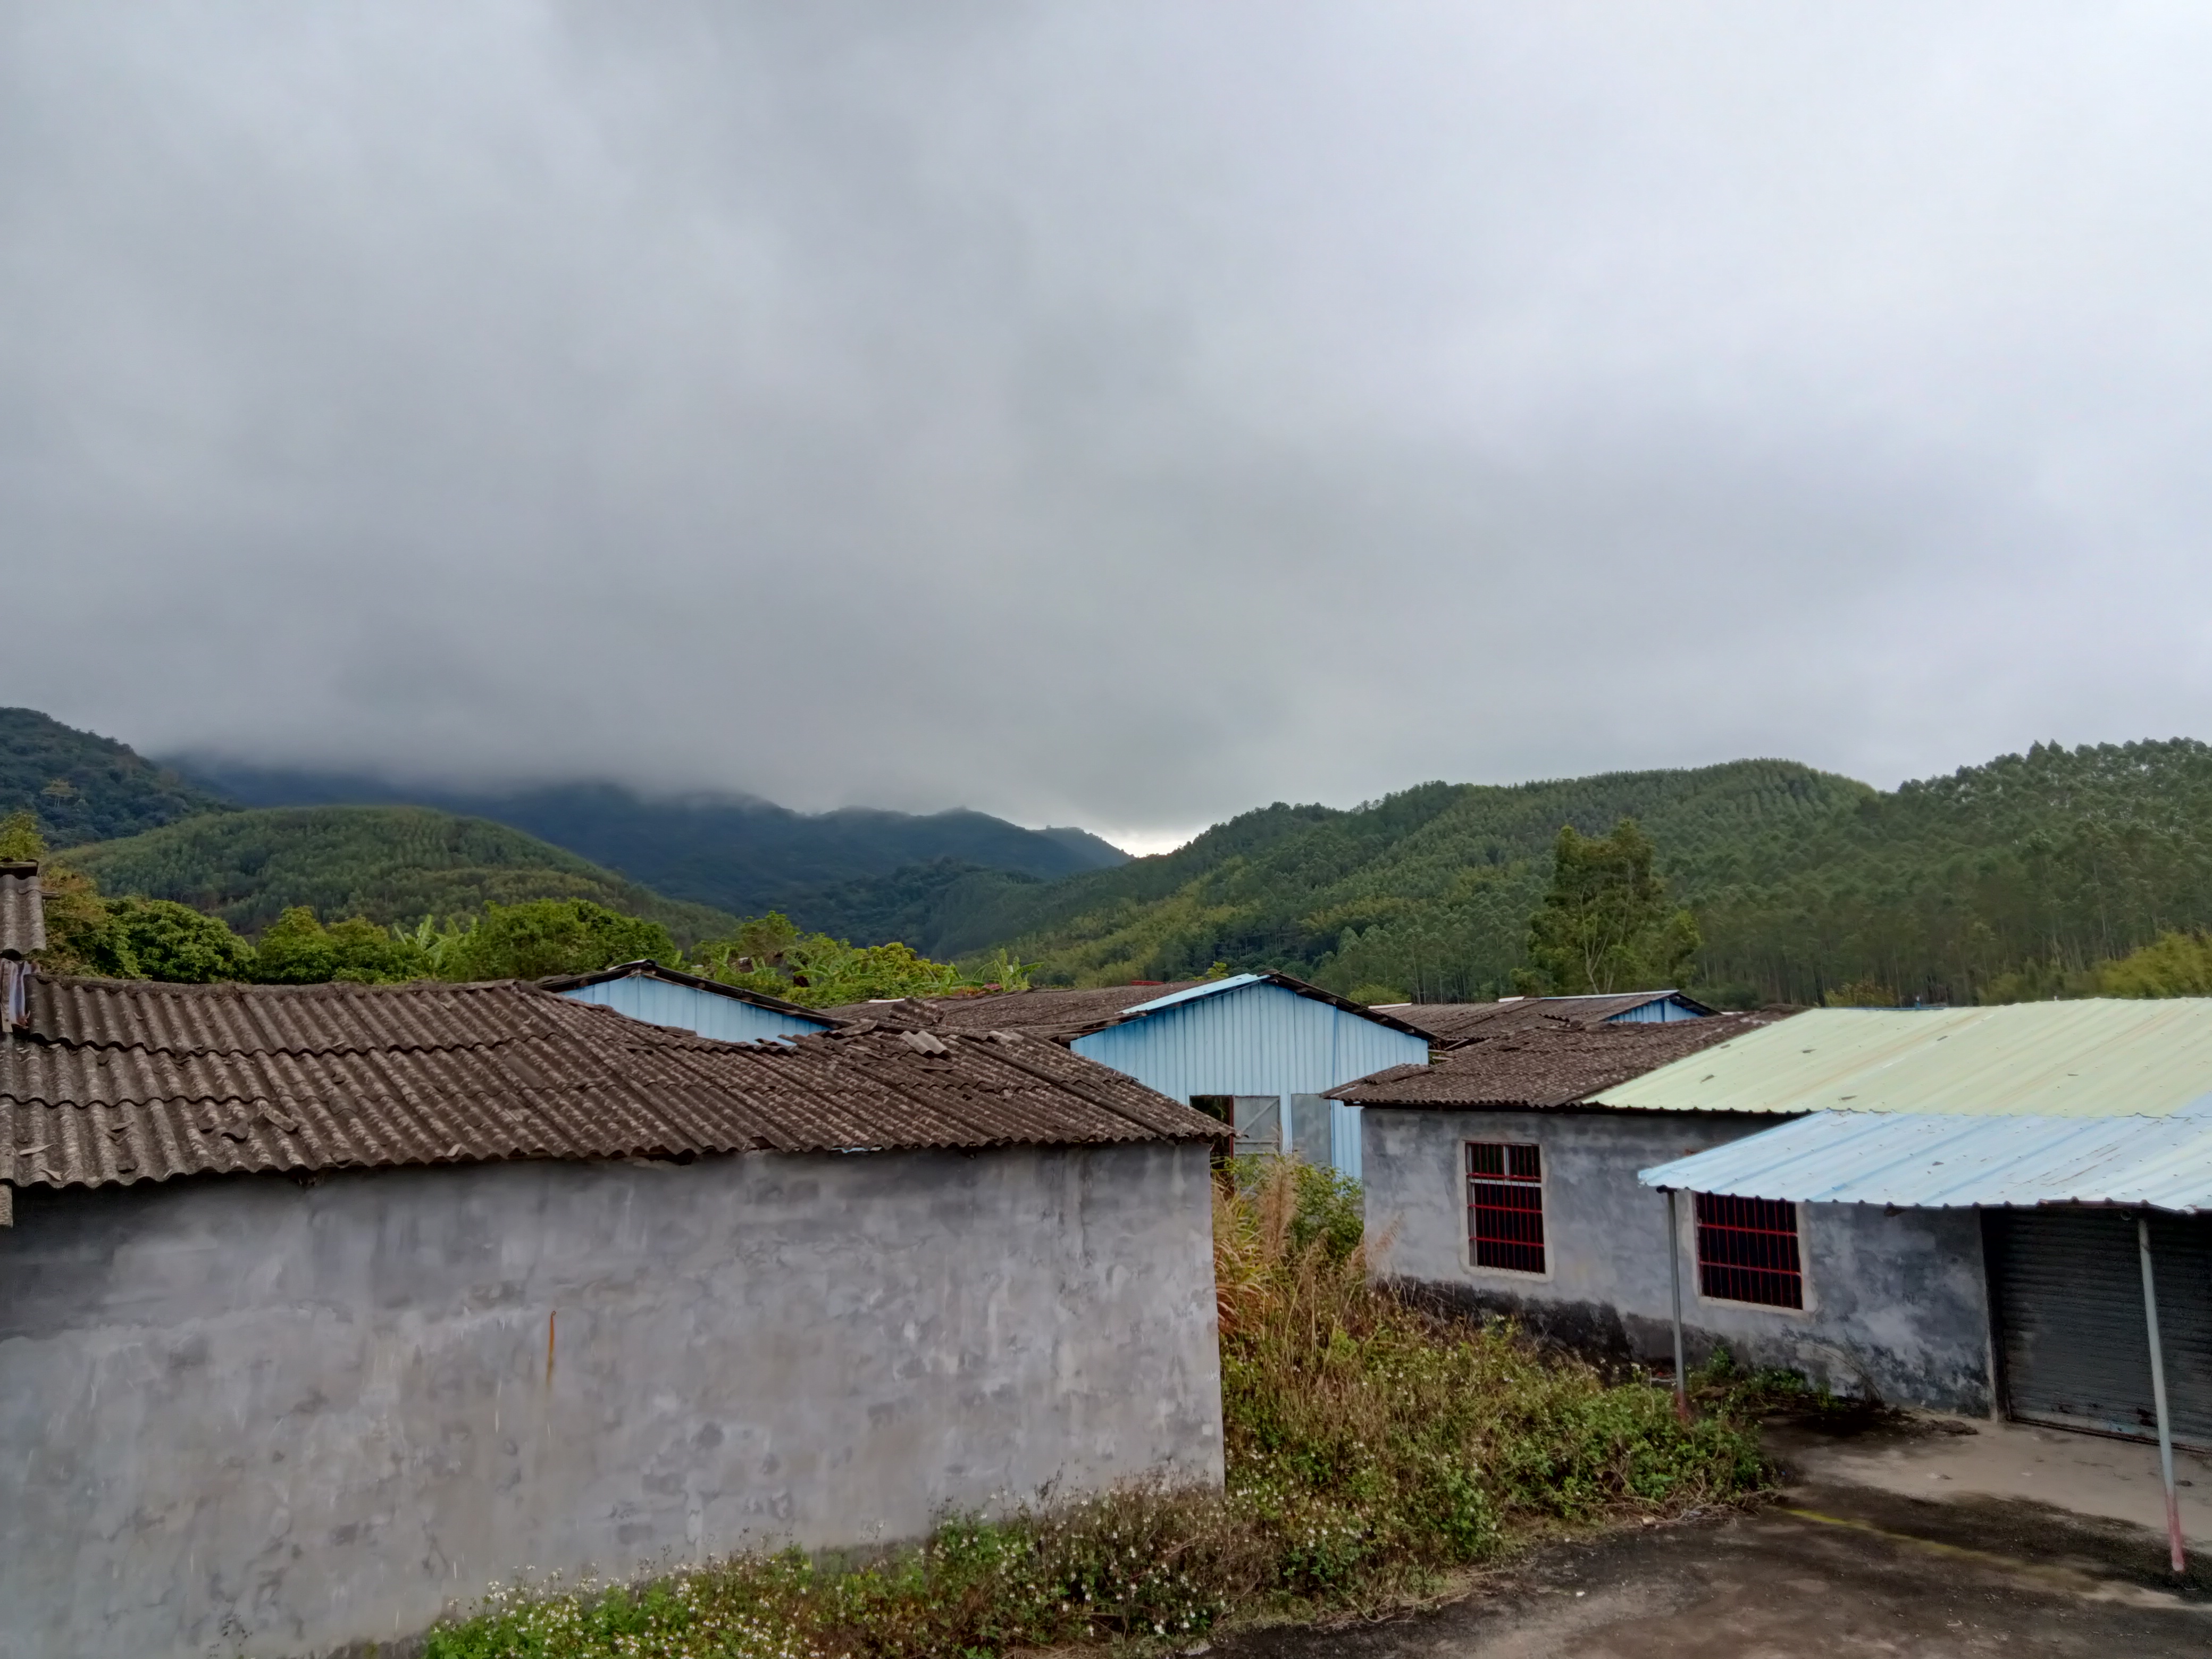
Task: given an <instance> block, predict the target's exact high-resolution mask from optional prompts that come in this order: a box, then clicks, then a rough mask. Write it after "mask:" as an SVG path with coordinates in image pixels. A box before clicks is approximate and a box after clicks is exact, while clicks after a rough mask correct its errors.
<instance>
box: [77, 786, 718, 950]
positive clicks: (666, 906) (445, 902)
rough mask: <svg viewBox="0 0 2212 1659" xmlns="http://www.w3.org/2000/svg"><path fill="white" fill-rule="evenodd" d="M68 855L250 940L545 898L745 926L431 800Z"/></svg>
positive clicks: (321, 811) (673, 920) (221, 817)
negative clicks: (297, 929) (291, 914)
mask: <svg viewBox="0 0 2212 1659" xmlns="http://www.w3.org/2000/svg"><path fill="white" fill-rule="evenodd" d="M60 860H61V861H62V862H64V863H66V864H68V865H70V866H73V867H75V868H76V869H79V870H82V871H83V872H85V873H86V874H87V875H89V876H90V877H92V878H93V879H94V881H96V882H98V883H99V884H100V889H101V890H102V891H104V892H106V893H110V894H124V893H130V894H137V895H139V896H143V897H147V898H164V899H174V900H176V901H177V902H179V903H183V904H189V905H191V907H192V908H194V909H196V910H200V911H204V912H205V913H206V914H207V915H213V916H220V917H222V920H223V921H227V922H228V923H229V924H230V925H231V926H232V927H234V928H236V929H237V930H238V931H239V932H240V933H246V934H253V933H259V932H260V931H261V929H263V928H264V927H267V926H268V925H269V924H270V922H272V921H276V918H277V917H278V916H279V915H282V914H283V911H284V909H285V908H287V907H288V906H290V905H295V904H304V905H306V906H307V907H308V908H311V909H313V911H315V913H316V914H317V915H319V916H321V917H322V918H323V919H324V920H325V921H337V920H340V919H342V918H343V917H347V916H356V915H358V916H367V917H368V919H369V920H370V921H374V922H380V923H387V924H388V923H392V922H398V923H400V924H403V925H412V924H413V923H415V922H417V921H421V920H422V918H423V917H425V916H435V917H438V918H440V919H441V920H443V919H445V918H447V917H450V916H454V915H463V914H468V913H473V912H477V911H481V910H482V909H483V907H484V905H485V904H487V903H499V904H518V903H521V902H524V901H526V900H529V899H540V898H582V899H590V900H591V901H592V902H594V903H598V904H604V905H605V906H606V907H607V908H610V909H613V910H620V911H622V912H623V913H624V914H625V915H634V916H644V917H646V918H647V919H648V920H651V921H658V922H659V923H660V924H661V925H662V926H664V927H666V928H667V929H668V931H669V932H670V933H672V934H674V935H675V936H676V939H677V941H678V943H679V944H685V945H688V944H692V943H695V942H696V941H697V940H699V939H706V938H709V937H712V936H714V935H717V934H725V933H730V932H731V931H732V930H733V929H734V927H735V926H736V919H735V918H734V917H732V916H730V915H725V914H724V913H723V912H721V911H719V910H715V909H713V908H709V907H708V906H706V905H702V904H687V903H684V902H679V901H675V900H671V899H669V898H666V897H665V896H662V895H661V894H659V893H655V892H653V891H652V890H650V889H648V888H645V887H641V886H640V885H639V884H636V883H635V882H631V881H625V880H623V878H621V877H619V876H617V875H615V874H613V873H612V872H609V871H606V870H602V869H600V868H599V866H596V865H594V864H592V863H590V862H588V861H587V860H584V859H580V858H579V857H577V856H576V855H575V854H574V853H569V852H564V851H563V850H562V848H557V847H551V846H548V845H547V844H546V843H545V842H542V841H539V840H538V839H537V838H536V837H534V836H527V835H525V834H523V833H522V832H521V831H520V830H519V829H510V828H509V827H508V826H507V825H506V824H502V823H492V822H490V821H489V819H485V818H469V817H458V816H456V815H454V814H453V813H450V812H445V811H439V810H438V809H436V808H435V807H428V806H276V807H254V808H248V809H245V810H240V811H225V812H210V813H203V814H200V815H198V816H197V817H189V818H183V819H179V821H178V822H176V823H169V824H164V825H163V826H162V827H161V828H160V829H149V830H148V831H146V832H145V833H144V834H143V835H137V836H125V837H124V838H123V839H121V840H118V841H108V842H97V843H94V844H91V845H87V846H79V847H74V848H69V849H67V850H66V851H64V853H62V854H60Z"/></svg>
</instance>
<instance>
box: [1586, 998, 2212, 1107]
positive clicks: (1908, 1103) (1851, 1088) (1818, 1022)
mask: <svg viewBox="0 0 2212 1659" xmlns="http://www.w3.org/2000/svg"><path fill="white" fill-rule="evenodd" d="M1592 1098H1593V1099H1594V1100H1595V1102H1596V1103H1598V1104H1600V1105H1602V1106H1634V1107H1642V1108H1645V1109H1651V1110H1656V1111H1698V1112H1821V1111H1830V1112H1835V1111H1842V1112H1938V1113H1943V1112H1960V1113H1975V1114H2005V1115H2033V1116H2039V1117H2168V1116H2171V1115H2174V1114H2175V1113H2178V1112H2180V1111H2182V1110H2184V1109H2186V1108H2188V1107H2191V1106H2192V1105H2196V1104H2197V1103H2199V1102H2204V1103H2205V1106H2204V1108H2203V1109H2206V1110H2212V998H2203V997H2175V998H2172V999H2169V1000H2160V1001H2154V1002H2151V1001H2145V1002H2120V1001H2109V1000H2093V1001H2083V1002H2022V1003H2015V1004H2013V1005H2011V1006H2008V1007H2002V1008H1946V1009H1933V1010H1928V1011H1925V1012H1922V1011H1919V1010H1914V1009H1889V1008H1816V1009H1814V1010H1813V1011H1812V1012H1809V1013H1803V1014H1799V1015H1796V1017H1795V1018H1790V1019H1785V1020H1783V1021H1780V1022H1779V1023H1778V1024H1773V1025H1767V1026H1763V1027H1761V1028H1760V1029H1759V1030H1755V1031H1751V1032H1747V1033H1746V1034H1745V1035H1744V1036H1740V1037H1734V1038H1731V1039H1730V1040H1729V1041H1728V1042H1723V1043H1719V1044H1717V1045H1715V1046H1714V1047H1712V1048H1707V1049H1705V1050H1704V1051H1702V1052H1701V1053H1699V1054H1692V1055H1691V1056H1690V1057H1689V1058H1688V1059H1686V1060H1676V1061H1674V1063H1673V1064H1672V1065H1668V1066H1661V1067H1660V1068H1659V1069H1658V1070H1657V1071H1656V1072H1648V1073H1645V1074H1644V1076H1642V1077H1640V1078H1637V1079H1633V1080H1632V1081H1630V1082H1627V1083H1624V1084H1621V1085H1620V1086H1618V1087H1617V1088H1612V1089H1607V1091H1605V1092H1604V1093H1602V1094H1600V1095H1596V1096H1594V1097H1592Z"/></svg>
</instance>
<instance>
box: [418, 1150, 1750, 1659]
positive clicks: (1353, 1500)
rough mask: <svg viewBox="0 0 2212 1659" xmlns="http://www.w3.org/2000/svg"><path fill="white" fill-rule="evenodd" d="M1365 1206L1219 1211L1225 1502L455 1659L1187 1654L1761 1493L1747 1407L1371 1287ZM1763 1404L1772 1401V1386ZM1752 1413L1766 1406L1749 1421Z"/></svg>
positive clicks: (1025, 1534) (688, 1591)
mask: <svg viewBox="0 0 2212 1659" xmlns="http://www.w3.org/2000/svg"><path fill="white" fill-rule="evenodd" d="M1357 1217H1358V1206H1357V1193H1356V1189H1349V1188H1346V1184H1345V1183H1344V1182H1342V1181H1341V1180H1340V1178H1339V1177H1336V1176H1332V1175H1330V1174H1328V1172H1325V1171H1314V1170H1299V1169H1298V1168H1297V1167H1296V1166H1292V1165H1286V1164H1270V1165H1269V1166H1267V1167H1265V1168H1256V1169H1255V1168H1249V1167H1248V1168H1247V1169H1246V1170H1243V1171H1242V1172H1241V1175H1240V1178H1239V1179H1238V1180H1237V1181H1235V1182H1230V1183H1225V1184H1224V1186H1223V1187H1222V1188H1221V1190H1220V1192H1219V1194H1218V1199H1217V1210H1216V1216H1215V1232H1214V1249H1215V1267H1216V1274H1217V1281H1218V1296H1219V1302H1220V1311H1221V1354H1222V1368H1223V1410H1224V1417H1225V1425H1226V1429H1227V1444H1226V1452H1227V1467H1228V1480H1227V1484H1226V1487H1225V1490H1224V1491H1222V1492H1205V1491H1190V1490H1172V1489H1146V1488H1129V1489H1125V1490H1122V1491H1120V1492H1111V1493H1108V1494H1105V1495H1103V1496H1099V1497H1095V1498H1086V1499H1083V1500H1080V1501H1077V1502H1073V1503H1070V1504H1061V1505H1048V1506H1043V1507H1038V1508H1031V1509H1025V1510H1015V1511H1013V1512H1012V1513H1009V1514H1006V1515H1000V1516H991V1517H983V1516H955V1517H951V1518H949V1519H948V1520H947V1521H946V1522H945V1524H944V1525H942V1526H941V1527H940V1528H939V1529H938V1530H937V1531H936V1532H935V1534H933V1536H932V1537H931V1538H930V1539H929V1540H928V1541H927V1542H925V1543H924V1544H922V1545H921V1546H919V1547H913V1548H909V1549H902V1550H896V1551H893V1552H891V1553H888V1554H886V1555H884V1556H881V1557H879V1558H877V1559H868V1560H860V1561H836V1560H826V1561H824V1560H809V1559H807V1558H805V1556H803V1555H800V1554H799V1553H795V1552H794V1553H786V1554H782V1555H762V1556H750V1557H744V1558H739V1559H734V1560H730V1561H726V1562H721V1563H718V1564H715V1565H709V1566H704V1567H701V1568H697V1569H693V1570H686V1571H680V1572H677V1573H674V1574H671V1575H669V1576H666V1577H661V1578H659V1579H656V1580H654V1581H653V1582H651V1583H647V1584H643V1585H638V1586H625V1587H618V1588H615V1589H605V1588H602V1587H599V1586H596V1585H590V1584H586V1585H583V1586H578V1587H573V1588H568V1587H562V1586H561V1585H558V1584H555V1585H550V1586H538V1587H530V1586H521V1587H515V1588H511V1589H509V1588H502V1589H495V1590H493V1591H492V1592H491V1593H490V1595H488V1596H487V1598H486V1599H485V1601H483V1604H482V1605H481V1606H479V1607H477V1608H476V1609H474V1610H473V1611H472V1612H471V1613H470V1614H469V1615H468V1616H465V1617H463V1618H459V1619H457V1620H454V1621H453V1622H452V1623H449V1624H447V1625H446V1626H442V1627H441V1628H440V1629H439V1630H438V1631H437V1632H435V1633H434V1634H433V1635H432V1636H431V1638H430V1640H429V1646H428V1652H429V1655H430V1659H520V1656H526V1655H527V1656H532V1659H586V1656H590V1659H598V1656H613V1655H623V1656H631V1655H636V1656H652V1659H677V1656H694V1655H697V1656H706V1655H715V1656H745V1659H787V1656H791V1659H795V1656H802V1655H803V1656H825V1659H826V1656H851V1659H878V1656H882V1659H892V1656H897V1659H909V1656H911V1659H921V1656H940V1655H961V1656H973V1659H985V1656H996V1655H1000V1654H1006V1653H1011V1652H1014V1651H1017V1650H1030V1649H1040V1648H1051V1647H1058V1646H1065V1645H1074V1644H1099V1645H1114V1646H1117V1647H1124V1648H1127V1649H1131V1650H1139V1651H1161V1650H1181V1649H1188V1648H1189V1647H1191V1646H1193V1645H1194V1644H1196V1643H1197V1642H1198V1641H1200V1639H1202V1638H1204V1637H1205V1636H1206V1633H1207V1632H1210V1631H1212V1630H1214V1629H1216V1628H1217V1627H1218V1626H1222V1625H1223V1624H1225V1623H1234V1622H1237V1621H1242V1620H1252V1619H1255V1618H1260V1617H1267V1616H1289V1617H1299V1616H1308V1615H1312V1614H1316V1613H1326V1612H1331V1611H1340V1610H1353V1609H1373V1608H1376V1607H1382V1606H1384V1605H1386V1604H1389V1603H1390V1602H1391V1601H1395V1600H1398V1599H1400V1598H1402V1597H1406V1596H1408V1595H1421V1594H1424V1593H1427V1592H1430V1591H1432V1590H1433V1589H1436V1588H1437V1587H1438V1586H1439V1585H1440V1584H1442V1583H1443V1582H1444V1581H1445V1580H1446V1578H1447V1577H1448V1575H1449V1574H1451V1573H1453V1572H1455V1571H1458V1570H1461V1569H1463V1568H1467V1567H1470V1566H1473V1565H1479V1564H1481V1563H1485V1562H1491V1561H1496V1560H1498V1559H1501V1558H1503V1557H1504V1556H1506V1555H1507V1554H1509V1553H1510V1552H1511V1551H1513V1550H1514V1549H1515V1548H1516V1547H1520V1546H1522V1545H1524V1544H1526V1543H1528V1541H1533V1540H1535V1539H1539V1538H1541V1537H1544V1536H1547V1535H1550V1534H1556V1533H1559V1532H1560V1531H1562V1530H1565V1529H1570V1528H1591V1527H1600V1526H1603V1525H1606V1524H1608V1523H1617V1522H1623V1521H1627V1520H1631V1519H1638V1518H1647V1517H1658V1516H1667V1515H1670V1514H1675V1513H1679V1512H1680V1510H1683V1509H1685V1508H1686V1507H1688V1506H1691V1505H1692V1504H1711V1503H1728V1502H1734V1501H1737V1500H1740V1499H1742V1498H1746V1497H1747V1496H1748V1495H1750V1494H1752V1493H1754V1492H1757V1491H1759V1489H1760V1488H1761V1487H1762V1486H1763V1485H1764V1483H1765V1478H1766V1468H1765V1462H1764V1461H1763V1459H1762V1458H1761V1456H1760V1454H1759V1449H1758V1444H1757V1439H1756V1434H1755V1431H1754V1430H1753V1427H1752V1425H1751V1424H1750V1421H1749V1419H1748V1416H1747V1413H1746V1411H1745V1410H1744V1409H1743V1408H1742V1407H1741V1405H1740V1404H1739V1402H1738V1395H1737V1392H1736V1391H1735V1390H1734V1389H1730V1388H1712V1387H1706V1388H1703V1389H1700V1399H1701V1411H1700V1413H1699V1415H1698V1416H1697V1417H1696V1419H1694V1420H1693V1421H1692V1423H1690V1424H1688V1425H1684V1424H1682V1423H1680V1422H1678V1421H1677V1420H1676V1418H1675V1416H1674V1410H1673V1407H1672V1396H1671V1395H1670V1394H1668V1392H1667V1391H1665V1390H1663V1389H1659V1388H1656V1387H1654V1386H1652V1385H1651V1384H1650V1383H1646V1382H1644V1381H1640V1380H1630V1381H1626V1382H1616V1383H1607V1381H1606V1380H1605V1379H1603V1378H1601V1376H1598V1375H1597V1373H1595V1371H1593V1370H1590V1369H1589V1368H1588V1367H1587V1366H1585V1365H1583V1364H1579V1363H1577V1362H1576V1361H1574V1360H1572V1359H1569V1358H1562V1357H1559V1356H1556V1355H1553V1356H1546V1355H1544V1354H1541V1353H1539V1352H1537V1351H1535V1350H1534V1349H1533V1348H1531V1347H1529V1346H1527V1345H1526V1344H1525V1343H1524V1342H1522V1340H1521V1339H1520V1338H1519V1337H1518V1336H1517V1335H1516V1334H1515V1332H1514V1331H1513V1330H1512V1329H1511V1328H1509V1327H1504V1326H1493V1327H1490V1328H1476V1327H1474V1326H1471V1325H1467V1324H1462V1323H1456V1322H1450V1321H1446V1320H1443V1319H1439V1318H1437V1317H1434V1316H1430V1315H1427V1314H1425V1313H1422V1312H1420V1311H1419V1310H1415V1309H1413V1308H1411V1307H1408V1306H1407V1305H1406V1304H1403V1303H1401V1302H1399V1301H1397V1300H1395V1299H1394V1298H1393V1297H1391V1296H1389V1294H1388V1293H1387V1292H1386V1291H1383V1290H1382V1289H1380V1288H1378V1287H1377V1286H1376V1285H1375V1284H1374V1283H1373V1282H1372V1280H1371V1279H1370V1275H1369V1273H1368V1271H1367V1261H1366V1256H1365V1251H1364V1247H1363V1243H1362V1241H1361V1239H1360V1237H1359V1232H1358V1225H1357ZM1760 1388H1761V1389H1762V1390H1763V1392H1761V1393H1759V1395H1758V1399H1759V1403H1760V1404H1761V1405H1762V1406H1764V1405H1765V1404H1767V1403H1769V1401H1770V1399H1771V1395H1772V1394H1773V1392H1774V1390H1773V1389H1772V1387H1771V1384H1770V1383H1766V1382H1765V1381H1764V1380H1762V1381H1761V1383H1760ZM1744 1397H1746V1398H1749V1397H1751V1396H1750V1395H1745V1396H1744Z"/></svg>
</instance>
